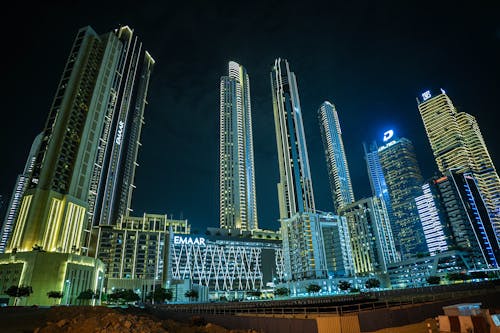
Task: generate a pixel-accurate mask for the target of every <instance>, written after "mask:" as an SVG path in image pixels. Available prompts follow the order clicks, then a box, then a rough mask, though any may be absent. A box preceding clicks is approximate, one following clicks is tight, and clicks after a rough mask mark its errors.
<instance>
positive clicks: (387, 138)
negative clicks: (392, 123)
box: [384, 130, 394, 142]
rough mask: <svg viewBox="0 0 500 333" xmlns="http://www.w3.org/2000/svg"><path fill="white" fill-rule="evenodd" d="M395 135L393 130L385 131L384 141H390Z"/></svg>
mask: <svg viewBox="0 0 500 333" xmlns="http://www.w3.org/2000/svg"><path fill="white" fill-rule="evenodd" d="M393 136H394V131H393V130H388V131H386V132H385V133H384V142H387V141H389V140H390V139H391V138H392V137H393Z"/></svg>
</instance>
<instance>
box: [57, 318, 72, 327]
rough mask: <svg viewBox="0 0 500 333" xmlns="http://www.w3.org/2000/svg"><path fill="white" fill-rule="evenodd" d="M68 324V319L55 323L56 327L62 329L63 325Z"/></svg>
mask: <svg viewBox="0 0 500 333" xmlns="http://www.w3.org/2000/svg"><path fill="white" fill-rule="evenodd" d="M68 322H69V320H68V319H61V320H59V321H58V322H57V323H56V325H57V326H58V327H63V326H64V325H66V324H67V323H68Z"/></svg>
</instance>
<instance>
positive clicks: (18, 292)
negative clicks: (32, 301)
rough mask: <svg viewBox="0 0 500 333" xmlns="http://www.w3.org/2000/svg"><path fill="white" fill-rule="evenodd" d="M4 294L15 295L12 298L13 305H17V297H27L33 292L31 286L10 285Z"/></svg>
mask: <svg viewBox="0 0 500 333" xmlns="http://www.w3.org/2000/svg"><path fill="white" fill-rule="evenodd" d="M4 292H5V294H6V295H8V296H9V297H15V298H14V306H15V305H17V299H18V298H19V297H28V296H29V295H31V294H32V293H33V288H31V286H19V287H18V286H16V285H13V286H10V287H9V288H7V289H6V290H5V291H4Z"/></svg>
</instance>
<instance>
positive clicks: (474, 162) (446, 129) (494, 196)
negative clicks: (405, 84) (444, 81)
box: [417, 89, 500, 238]
mask: <svg viewBox="0 0 500 333" xmlns="http://www.w3.org/2000/svg"><path fill="white" fill-rule="evenodd" d="M417 103H418V109H419V111H420V115H421V116H422V120H423V122H424V127H425V130H426V132H427V136H428V138H429V142H430V145H431V148H432V151H433V153H434V157H435V159H436V163H437V165H438V168H439V171H441V172H442V173H445V172H447V171H448V170H450V169H452V170H454V171H455V172H459V173H463V172H467V171H470V172H472V173H473V174H474V177H475V178H476V179H477V185H478V187H479V189H480V191H481V194H482V196H483V199H484V201H485V203H486V207H487V209H488V211H489V215H490V216H491V219H492V221H493V227H494V228H495V233H496V235H497V238H500V178H499V177H498V173H497V171H496V169H495V166H494V165H493V161H492V160H491V157H490V154H489V153H488V149H487V148H486V143H485V142H484V139H483V136H482V135H481V131H480V130H479V126H478V123H477V121H476V119H475V118H474V116H472V115H470V114H468V113H465V112H458V111H457V109H456V108H455V106H454V105H453V103H452V101H451V99H450V98H449V97H448V95H446V93H445V91H444V90H443V89H441V91H439V92H431V91H426V92H424V93H423V94H422V96H421V97H418V98H417Z"/></svg>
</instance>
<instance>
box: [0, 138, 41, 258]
mask: <svg viewBox="0 0 500 333" xmlns="http://www.w3.org/2000/svg"><path fill="white" fill-rule="evenodd" d="M41 141H42V134H41V133H40V134H38V135H37V136H36V137H35V140H33V144H32V145H31V149H30V152H29V155H28V160H27V161H26V164H25V165H24V170H23V173H21V174H20V175H19V176H17V179H16V184H15V185H14V190H13V191H12V196H11V198H10V202H9V206H8V207H7V212H6V214H5V219H4V221H3V226H2V232H1V237H0V253H4V252H5V248H6V247H7V244H8V241H9V239H10V236H11V234H12V230H13V229H14V227H15V222H16V219H17V215H18V214H19V207H20V206H21V200H22V198H23V195H24V192H25V191H26V188H27V187H28V181H29V178H30V176H31V172H32V171H33V165H34V164H35V159H36V155H37V153H38V149H39V148H40V142H41Z"/></svg>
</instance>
